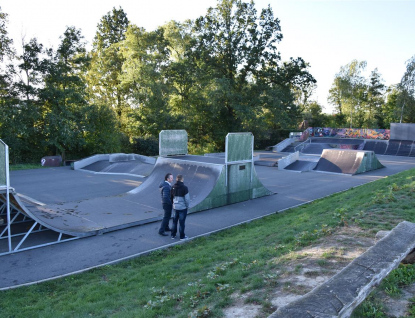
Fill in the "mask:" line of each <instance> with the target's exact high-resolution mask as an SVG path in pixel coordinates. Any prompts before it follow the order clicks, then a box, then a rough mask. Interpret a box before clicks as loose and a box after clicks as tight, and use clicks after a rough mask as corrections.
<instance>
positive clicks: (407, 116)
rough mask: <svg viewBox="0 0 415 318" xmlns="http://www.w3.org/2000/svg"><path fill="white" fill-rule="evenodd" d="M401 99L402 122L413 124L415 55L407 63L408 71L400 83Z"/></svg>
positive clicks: (414, 118) (414, 119)
mask: <svg viewBox="0 0 415 318" xmlns="http://www.w3.org/2000/svg"><path fill="white" fill-rule="evenodd" d="M399 89H400V90H401V96H400V97H401V98H400V100H399V103H400V104H401V105H402V106H401V107H402V108H401V116H400V122H407V123H412V122H414V121H415V55H414V56H412V57H411V58H410V59H409V60H408V61H407V62H406V71H405V74H404V75H403V76H402V79H401V82H400V83H399Z"/></svg>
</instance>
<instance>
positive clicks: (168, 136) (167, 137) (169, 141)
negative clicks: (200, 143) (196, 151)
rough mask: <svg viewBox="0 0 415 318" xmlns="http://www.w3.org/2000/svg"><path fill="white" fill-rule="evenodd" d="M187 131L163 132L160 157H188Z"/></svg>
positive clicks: (160, 139) (161, 134)
mask: <svg viewBox="0 0 415 318" xmlns="http://www.w3.org/2000/svg"><path fill="white" fill-rule="evenodd" d="M187 140H188V137H187V132H186V130H162V131H160V134H159V155H160V156H173V155H187Z"/></svg>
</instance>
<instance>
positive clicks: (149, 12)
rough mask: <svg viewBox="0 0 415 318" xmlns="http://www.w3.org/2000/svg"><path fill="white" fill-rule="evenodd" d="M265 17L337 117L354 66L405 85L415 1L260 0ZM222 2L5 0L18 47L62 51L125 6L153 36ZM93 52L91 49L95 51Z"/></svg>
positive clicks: (413, 50) (413, 48) (414, 51)
mask: <svg viewBox="0 0 415 318" xmlns="http://www.w3.org/2000/svg"><path fill="white" fill-rule="evenodd" d="M254 2H255V7H256V8H257V10H258V12H260V10H261V9H262V8H265V7H267V6H268V5H270V6H271V8H272V9H273V12H274V17H276V18H278V19H279V20H280V25H281V31H282V34H283V39H282V41H281V43H280V44H279V45H278V50H279V51H280V52H281V56H282V60H283V61H287V60H289V58H290V57H294V58H296V57H301V58H303V59H304V60H305V61H306V62H307V63H309V64H310V68H309V71H310V73H311V74H312V75H313V76H314V78H315V79H316V80H317V89H316V91H315V93H314V95H313V96H312V99H314V100H316V101H317V102H318V103H319V104H321V105H322V106H323V107H324V109H323V110H324V112H326V113H332V111H333V108H332V106H331V105H329V104H328V103H327V96H328V91H329V89H330V87H331V85H332V83H333V80H334V77H335V75H336V73H338V72H339V71H340V68H341V67H342V66H345V65H347V64H349V63H350V62H352V61H353V60H354V59H356V60H358V61H366V62H367V67H366V72H365V73H364V75H365V76H366V77H367V78H369V76H370V72H371V71H373V70H374V69H375V68H377V69H378V72H379V73H380V74H381V76H382V78H383V80H384V84H385V85H387V86H389V85H393V84H397V83H399V81H400V80H401V78H402V76H403V74H404V72H405V69H406V65H405V63H406V61H407V60H409V59H410V58H411V57H412V56H414V55H415V18H414V16H415V0H360V1H352V0H256V1H254ZM216 4H217V1H216V0H153V1H149V0H83V1H81V0H71V1H67V0H33V1H28V0H1V2H0V7H1V10H2V12H5V13H7V14H8V21H9V22H8V24H7V30H8V34H9V36H10V37H11V38H12V39H13V40H14V44H15V47H16V48H17V49H18V47H19V46H21V43H22V37H24V38H25V41H26V42H27V41H29V40H30V39H31V38H33V37H36V38H37V39H38V42H39V43H42V44H43V45H44V46H46V47H55V48H56V47H57V45H58V44H59V43H60V40H59V37H60V36H62V35H63V33H64V31H65V29H66V27H67V26H75V27H76V28H78V29H81V30H82V35H83V36H84V37H85V40H86V41H87V42H88V43H89V45H91V43H92V41H93V38H94V35H95V33H96V30H97V28H96V27H97V24H98V23H99V21H100V19H101V18H102V17H103V16H104V15H106V14H107V13H108V12H110V11H111V10H112V8H113V7H115V8H119V7H120V6H121V7H122V8H123V10H124V12H126V14H127V17H128V19H129V20H130V22H131V23H132V24H135V25H137V26H139V27H144V28H145V29H146V30H147V31H151V30H154V29H156V28H157V27H158V26H161V25H163V24H165V23H167V22H168V21H171V20H176V21H181V22H182V21H185V20H187V19H196V18H197V17H199V16H201V15H205V14H206V12H207V9H208V8H209V7H214V6H216ZM89 48H90V47H89Z"/></svg>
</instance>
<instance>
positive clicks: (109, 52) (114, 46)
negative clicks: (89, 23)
mask: <svg viewBox="0 0 415 318" xmlns="http://www.w3.org/2000/svg"><path fill="white" fill-rule="evenodd" d="M128 25H129V21H128V18H127V15H126V13H125V12H124V10H123V9H122V8H121V7H120V8H119V9H115V8H113V9H112V11H110V12H108V13H107V14H106V15H105V16H104V17H102V18H101V20H100V23H99V24H98V31H97V33H96V35H95V39H94V43H93V49H92V52H91V65H90V68H89V71H88V76H87V80H88V87H89V91H90V96H91V102H92V103H94V104H100V105H104V104H105V105H107V106H108V107H111V108H113V109H114V111H115V112H116V114H117V116H118V119H119V120H120V121H123V120H125V116H126V112H128V109H129V105H128V103H127V91H126V89H125V88H124V87H123V86H122V85H121V74H122V67H123V63H124V61H125V58H124V57H123V55H122V54H121V53H120V44H121V42H122V41H124V40H125V32H126V31H127V28H128ZM122 126H125V125H124V124H122Z"/></svg>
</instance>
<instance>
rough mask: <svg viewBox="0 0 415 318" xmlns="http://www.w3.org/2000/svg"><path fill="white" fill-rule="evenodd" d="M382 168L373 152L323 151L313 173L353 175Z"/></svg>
mask: <svg viewBox="0 0 415 318" xmlns="http://www.w3.org/2000/svg"><path fill="white" fill-rule="evenodd" d="M383 167H384V166H383V165H382V164H381V163H380V162H379V160H378V159H377V157H376V155H375V153H374V152H373V151H365V150H349V149H348V150H346V149H345V150H340V149H324V150H323V153H322V154H321V157H320V159H319V161H318V162H317V165H316V167H315V168H314V169H313V171H317V172H328V173H343V174H350V175H355V174H360V173H365V172H368V171H371V170H376V169H380V168H383Z"/></svg>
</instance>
